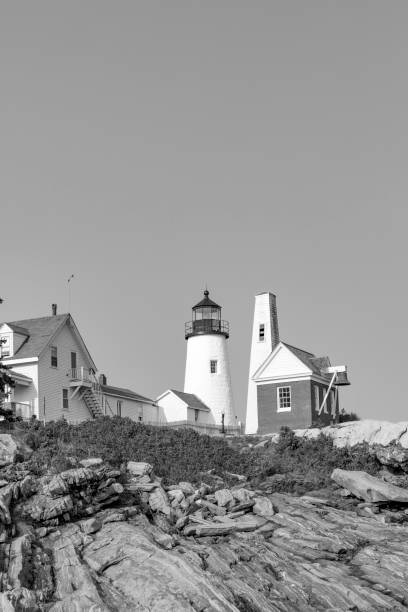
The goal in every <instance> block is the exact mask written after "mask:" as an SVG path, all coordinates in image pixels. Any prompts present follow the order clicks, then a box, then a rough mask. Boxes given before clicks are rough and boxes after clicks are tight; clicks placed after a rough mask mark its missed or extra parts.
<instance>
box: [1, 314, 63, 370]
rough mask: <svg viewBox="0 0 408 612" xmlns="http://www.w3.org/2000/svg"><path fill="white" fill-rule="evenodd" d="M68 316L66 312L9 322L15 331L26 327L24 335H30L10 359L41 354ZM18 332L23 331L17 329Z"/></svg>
mask: <svg viewBox="0 0 408 612" xmlns="http://www.w3.org/2000/svg"><path fill="white" fill-rule="evenodd" d="M68 317H69V315H67V314H65V315H55V316H50V317H39V318H37V319H25V320H24V321H13V322H11V323H7V325H8V326H9V327H11V328H12V329H13V330H15V331H17V330H21V329H24V335H27V336H28V338H27V340H25V341H24V342H23V344H22V345H21V346H20V348H19V349H18V350H17V352H16V353H14V355H13V356H12V357H9V358H8V359H23V358H24V357H39V355H40V354H41V353H42V351H43V350H44V349H45V347H46V346H47V345H48V342H49V341H50V340H51V338H52V337H53V336H54V335H55V333H56V332H57V331H58V330H59V328H60V327H62V325H63V324H64V323H65V322H66V320H67V318H68ZM16 328H17V329H16ZM17 333H21V332H20V331H17Z"/></svg>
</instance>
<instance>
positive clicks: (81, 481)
mask: <svg viewBox="0 0 408 612" xmlns="http://www.w3.org/2000/svg"><path fill="white" fill-rule="evenodd" d="M60 477H61V478H62V480H63V481H64V482H66V483H67V484H68V485H69V486H70V487H83V486H84V485H86V484H88V483H90V482H92V481H93V480H95V478H96V475H95V473H94V472H93V471H92V470H90V469H89V468H84V467H80V468H72V469H71V470H65V471H64V472H61V473H60Z"/></svg>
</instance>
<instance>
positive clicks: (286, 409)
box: [276, 385, 292, 412]
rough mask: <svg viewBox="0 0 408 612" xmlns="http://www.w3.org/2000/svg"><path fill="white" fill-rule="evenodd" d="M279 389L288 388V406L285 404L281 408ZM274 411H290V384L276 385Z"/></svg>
mask: <svg viewBox="0 0 408 612" xmlns="http://www.w3.org/2000/svg"><path fill="white" fill-rule="evenodd" d="M280 389H289V401H290V406H285V407H284V408H281V406H280V397H279V390H280ZM276 412H292V387H291V386H290V385H285V386H283V387H276Z"/></svg>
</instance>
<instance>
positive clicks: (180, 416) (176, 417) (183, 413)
mask: <svg viewBox="0 0 408 612" xmlns="http://www.w3.org/2000/svg"><path fill="white" fill-rule="evenodd" d="M157 403H158V405H159V407H160V408H161V409H162V410H163V413H164V417H165V418H164V420H165V421H167V422H171V421H186V420H187V406H186V403H185V402H183V400H181V399H180V398H179V397H177V395H175V394H174V393H167V395H165V396H164V397H162V398H161V399H160V400H158V401H157Z"/></svg>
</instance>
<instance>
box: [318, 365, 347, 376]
mask: <svg viewBox="0 0 408 612" xmlns="http://www.w3.org/2000/svg"><path fill="white" fill-rule="evenodd" d="M322 372H325V373H326V374H337V373H338V372H347V366H345V365H341V366H331V367H330V368H322Z"/></svg>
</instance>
